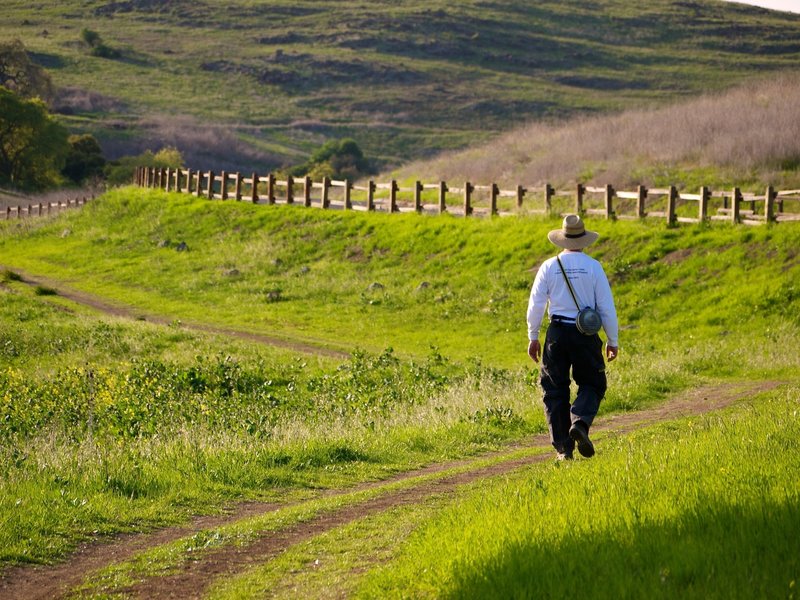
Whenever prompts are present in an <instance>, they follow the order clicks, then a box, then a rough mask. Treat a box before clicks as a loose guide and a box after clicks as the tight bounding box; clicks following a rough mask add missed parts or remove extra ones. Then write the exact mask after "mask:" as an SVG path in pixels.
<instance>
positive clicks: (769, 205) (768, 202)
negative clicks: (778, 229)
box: [764, 185, 777, 223]
mask: <svg viewBox="0 0 800 600" xmlns="http://www.w3.org/2000/svg"><path fill="white" fill-rule="evenodd" d="M776 196H777V194H776V193H775V190H774V189H773V187H772V186H771V185H768V186H767V189H766V191H765V192H764V220H765V221H766V222H767V223H772V222H773V221H774V220H775V198H776Z"/></svg>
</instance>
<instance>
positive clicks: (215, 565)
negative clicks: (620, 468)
mask: <svg viewBox="0 0 800 600" xmlns="http://www.w3.org/2000/svg"><path fill="white" fill-rule="evenodd" d="M779 384H780V382H759V383H755V384H751V385H749V386H747V387H745V388H744V389H741V386H737V385H735V384H731V385H726V386H717V387H708V388H697V389H694V390H691V391H690V392H688V393H685V394H682V395H680V396H678V397H676V398H674V399H673V400H672V401H670V402H668V403H666V404H665V405H662V406H659V407H656V408H653V409H649V410H645V411H641V412H638V413H627V414H623V415H615V416H612V417H608V418H605V419H602V420H598V423H597V426H595V427H594V428H593V430H594V431H595V432H597V431H604V432H613V433H615V434H624V433H627V432H629V431H631V430H633V429H635V428H638V427H642V426H644V425H648V424H653V423H657V422H661V421H667V420H670V419H673V418H679V417H682V416H689V415H699V414H703V413H707V412H709V411H712V410H717V409H720V408H724V407H725V406H728V405H730V404H732V403H734V402H736V401H737V400H741V399H743V398H745V397H747V396H749V395H752V394H753V393H757V392H761V391H766V390H769V389H772V388H774V387H776V386H777V385H779ZM527 446H528V447H532V448H533V447H542V448H547V447H549V438H548V437H547V436H544V435H542V436H536V437H535V438H534V439H533V440H529V442H528V444H527ZM519 447H521V446H519V445H518V446H517V447H516V449H519ZM552 458H553V455H552V454H549V453H546V454H540V455H536V456H526V457H523V458H514V459H510V460H507V461H503V462H500V463H497V464H493V465H490V466H486V467H480V468H477V469H473V470H469V471H466V472H462V473H458V474H456V475H453V476H448V477H444V478H442V479H438V480H434V481H429V482H425V483H423V484H421V485H418V486H414V487H411V488H406V489H402V490H399V491H397V492H391V493H388V494H386V495H383V496H379V497H377V498H374V499H371V500H368V501H366V502H363V503H359V504H354V505H349V506H345V507H343V508H341V509H339V510H336V511H334V512H331V513H326V514H322V515H320V516H318V517H316V518H314V519H312V520H310V521H308V522H305V523H300V524H297V525H293V526H291V527H289V528H287V529H283V530H279V531H272V532H267V533H265V534H263V535H261V536H260V537H259V538H257V539H256V541H255V542H253V543H251V544H249V545H247V546H245V547H236V546H225V547H223V548H220V549H218V550H215V551H213V552H210V553H209V554H207V555H205V556H202V557H200V558H199V559H198V560H196V561H191V562H188V563H186V564H185V565H184V566H183V569H182V570H180V571H179V572H178V573H175V574H172V575H168V576H165V577H153V578H149V579H146V580H144V581H143V582H141V583H139V584H137V585H135V586H132V587H131V588H129V589H126V590H124V592H126V593H129V594H132V595H134V596H136V597H139V598H147V599H162V598H164V599H166V598H169V599H177V598H182V599H199V598H202V597H203V595H204V594H205V592H206V591H207V589H208V588H209V586H210V585H211V584H212V583H213V582H214V581H216V580H218V579H219V578H221V577H230V576H233V575H236V574H238V573H241V572H242V571H244V570H246V569H247V568H248V567H250V566H253V565H257V564H262V563H264V562H267V561H269V560H270V559H272V558H274V557H276V556H277V555H278V554H280V553H281V552H283V551H284V550H287V549H288V548H290V547H291V546H294V545H295V544H298V543H301V542H304V541H306V540H309V539H311V538H313V537H315V536H316V535H319V534H321V533H324V532H326V531H330V530H331V529H334V528H336V527H340V526H342V525H346V524H348V523H350V522H352V521H355V520H357V519H361V518H363V517H367V516H369V515H373V514H376V513H380V512H383V511H385V510H388V509H390V508H395V507H400V506H406V505H410V504H416V503H419V502H421V501H422V500H424V499H425V498H427V497H429V496H431V495H434V494H444V493H447V492H451V491H453V490H455V488H457V487H458V486H461V485H465V484H469V483H473V482H475V481H478V480H480V479H485V478H489V477H495V476H498V475H504V474H507V473H510V472H512V471H515V470H517V469H519V468H521V467H524V466H527V465H531V464H535V463H541V462H545V461H547V460H552Z"/></svg>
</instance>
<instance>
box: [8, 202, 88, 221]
mask: <svg viewBox="0 0 800 600" xmlns="http://www.w3.org/2000/svg"><path fill="white" fill-rule="evenodd" d="M92 199H94V196H92V197H91V198H89V199H87V198H86V197H83V198H75V199H74V200H58V201H57V202H36V203H33V204H26V205H24V206H23V205H19V206H7V207H6V208H5V210H4V211H2V212H4V213H5V216H6V221H8V220H11V219H12V218H16V219H21V218H22V217H34V216H39V217H43V216H45V215H50V214H57V213H60V212H62V211H64V210H67V209H70V208H80V207H81V206H83V205H84V204H86V203H87V202H88V201H89V200H92Z"/></svg>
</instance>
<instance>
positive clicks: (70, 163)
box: [61, 133, 106, 183]
mask: <svg viewBox="0 0 800 600" xmlns="http://www.w3.org/2000/svg"><path fill="white" fill-rule="evenodd" d="M68 142H69V152H68V154H67V159H66V164H65V165H64V168H63V169H62V171H61V172H62V173H63V174H64V175H65V176H67V177H68V178H69V179H70V180H72V181H74V182H75V183H81V182H82V181H85V180H87V179H92V178H98V177H102V176H103V167H105V165H106V159H105V158H103V150H102V149H101V148H100V144H99V143H98V142H97V140H96V139H95V137H94V136H93V135H91V134H89V133H86V134H84V135H71V136H69V139H68Z"/></svg>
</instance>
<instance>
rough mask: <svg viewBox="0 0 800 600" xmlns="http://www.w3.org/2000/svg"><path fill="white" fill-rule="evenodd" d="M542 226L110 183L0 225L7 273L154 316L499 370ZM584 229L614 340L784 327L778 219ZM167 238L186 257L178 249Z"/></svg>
mask: <svg viewBox="0 0 800 600" xmlns="http://www.w3.org/2000/svg"><path fill="white" fill-rule="evenodd" d="M558 224H559V221H557V220H554V219H544V218H541V219H539V218H532V217H510V218H501V219H493V220H483V219H468V220H464V219H459V218H455V217H450V216H442V217H425V216H418V215H414V214H386V213H383V214H365V213H361V212H353V211H348V212H343V211H322V210H319V209H315V208H311V209H306V208H303V207H301V206H286V205H276V206H264V205H258V206H254V205H251V204H248V203H243V202H242V203H231V202H226V203H222V202H213V201H208V200H203V199H197V198H194V197H191V196H186V195H178V194H167V193H164V192H159V191H148V190H142V189H135V188H123V189H120V190H119V191H115V192H113V193H110V194H107V195H106V196H104V197H103V198H101V199H99V200H96V201H94V202H92V203H90V204H88V205H87V206H86V207H85V208H83V209H82V210H80V211H75V212H74V213H71V214H65V215H64V216H63V217H60V218H59V219H56V220H54V221H50V220H47V219H45V220H43V221H40V220H35V219H34V220H31V221H22V222H21V223H17V222H14V221H12V222H8V223H5V222H0V231H3V232H4V234H3V235H2V237H0V254H1V255H2V257H3V259H2V260H3V263H5V264H4V266H6V267H10V268H21V269H23V270H25V271H27V272H30V273H31V274H33V275H43V276H47V277H52V278H55V279H56V280H64V281H70V282H71V283H70V285H71V286H72V287H74V288H76V289H78V290H81V291H84V292H88V293H92V294H96V295H98V296H100V297H102V298H105V299H106V300H107V301H108V302H111V303H112V304H113V303H120V304H122V305H123V306H131V307H134V308H135V309H136V310H140V311H142V312H143V314H148V313H150V314H155V315H160V316H162V317H165V318H167V319H168V320H171V319H177V320H180V321H186V322H204V323H208V324H210V325H216V326H222V327H228V328H233V329H241V330H243V331H250V332H254V333H262V334H268V335H273V336H278V337H283V338H285V339H289V340H297V341H299V342H303V343H306V344H309V343H310V344H316V345H319V346H320V347H327V348H336V349H339V350H343V351H345V352H349V351H350V350H351V349H352V348H354V347H361V348H365V349H367V350H369V351H372V352H380V351H381V350H383V349H385V348H386V347H389V346H391V347H393V348H394V349H395V350H396V351H397V352H399V353H401V354H403V355H407V356H424V355H426V354H427V353H428V352H429V350H430V347H431V346H435V347H437V348H438V349H439V350H440V351H441V352H442V353H443V354H444V355H446V356H448V357H452V358H454V359H457V360H460V361H463V360H469V359H470V358H472V357H476V356H478V357H481V360H483V361H485V362H487V363H488V364H494V365H497V366H503V367H512V366H522V365H525V364H526V362H527V358H526V355H525V352H524V351H525V332H524V315H525V309H526V306H527V300H528V294H529V288H530V284H531V282H532V277H533V272H534V270H535V268H536V267H537V265H538V264H540V263H541V261H543V260H544V259H546V258H547V257H548V256H551V255H552V253H553V247H552V245H551V244H550V243H549V242H548V241H547V237H546V233H547V231H549V230H550V229H553V228H555V227H556V226H558ZM590 226H591V227H592V228H594V229H596V230H598V231H599V232H600V233H601V240H600V242H598V244H597V245H596V246H594V247H593V248H592V252H591V254H592V255H593V256H596V257H597V258H599V259H601V260H603V262H604V263H605V264H606V269H607V272H608V274H609V278H610V280H611V282H612V285H614V286H615V291H616V294H617V297H618V305H619V307H618V308H619V313H620V321H621V323H622V324H623V326H624V327H625V328H626V330H630V333H625V334H624V335H623V338H625V339H624V341H623V344H625V345H626V346H628V347H631V346H636V345H638V344H645V345H647V344H649V343H650V339H651V337H652V336H654V335H656V336H659V337H663V338H665V339H670V338H673V337H674V336H681V335H682V334H683V333H685V332H687V331H692V332H693V335H695V336H702V337H709V338H710V339H712V340H714V344H713V346H711V347H716V346H717V345H718V344H721V343H725V342H724V340H727V342H733V343H734V344H735V342H734V339H738V338H739V337H740V336H748V335H763V327H765V326H768V327H770V328H772V327H779V328H780V327H784V326H788V325H789V324H791V326H792V327H796V326H797V325H798V321H797V317H796V315H797V314H798V313H799V312H800V311H798V310H795V309H793V307H794V308H797V303H798V301H800V296H798V294H797V290H796V286H794V285H793V284H792V281H794V280H796V279H797V277H800V274H798V269H800V262H799V261H798V255H797V248H798V247H800V241H799V240H798V236H800V229H798V228H797V227H795V226H794V225H793V224H787V225H779V226H776V227H756V228H748V227H732V226H728V225H714V226H682V227H679V228H677V229H670V230H666V229H665V228H664V225H663V223H660V222H652V223H640V222H607V221H595V220H590ZM65 231H66V233H65ZM181 242H183V243H185V244H186V247H187V248H188V251H186V252H180V251H176V249H177V246H178V245H179V244H180V243H181ZM698 274H701V275H702V276H698ZM745 280H746V281H747V283H746V284H743V281H745ZM743 314H747V315H749V318H748V319H747V320H746V321H742V319H741V315H743ZM793 315H795V316H793ZM725 332H728V333H725ZM732 333H735V335H729V334H732ZM676 339H677V338H676ZM695 350H696V351H697V352H699V353H700V354H701V355H704V356H705V354H706V352H708V348H705V347H698V348H696V349H695ZM684 359H685V360H687V361H689V362H691V361H692V360H694V359H693V358H691V357H690V355H688V354H687V355H686V356H685V357H684ZM701 362H702V361H701Z"/></svg>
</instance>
